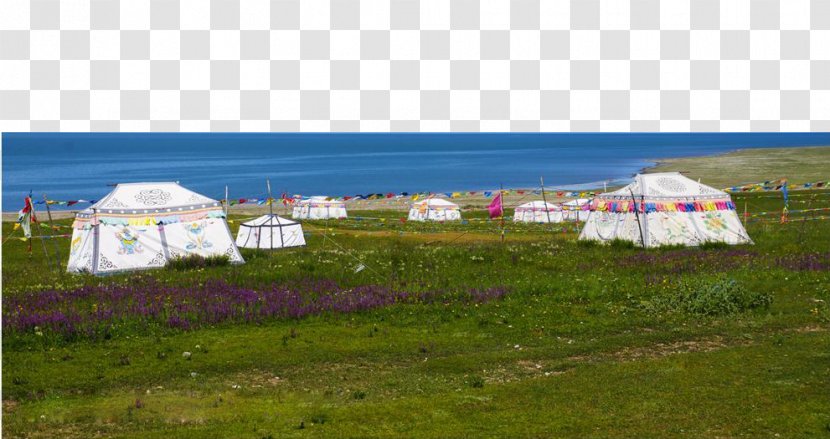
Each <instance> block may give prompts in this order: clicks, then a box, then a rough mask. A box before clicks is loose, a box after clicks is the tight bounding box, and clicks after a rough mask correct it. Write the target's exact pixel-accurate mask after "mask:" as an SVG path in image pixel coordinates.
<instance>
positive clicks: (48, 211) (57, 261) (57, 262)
mask: <svg viewBox="0 0 830 439" xmlns="http://www.w3.org/2000/svg"><path fill="white" fill-rule="evenodd" d="M43 204H44V205H46V216H47V217H48V218H49V229H50V230H51V232H50V235H51V234H54V231H55V227H54V225H53V224H52V210H51V209H49V199H48V198H47V197H46V194H43ZM51 239H52V246H53V247H54V248H55V265H56V266H57V268H58V270H60V266H61V256H60V250H59V249H58V243H57V242H55V240H54V238H51Z"/></svg>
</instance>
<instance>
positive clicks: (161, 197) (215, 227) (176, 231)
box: [67, 182, 244, 274]
mask: <svg viewBox="0 0 830 439" xmlns="http://www.w3.org/2000/svg"><path fill="white" fill-rule="evenodd" d="M72 228H73V231H72V241H71V245H70V253H69V263H68V265H67V271H68V272H74V273H78V272H88V273H93V274H106V273H114V272H121V271H130V270H142V269H148V268H158V267H163V266H164V265H165V264H166V263H167V261H168V260H170V259H173V258H177V257H182V256H187V255H193V254H197V255H201V256H214V255H227V256H228V257H229V258H230V260H231V262H232V263H243V262H244V260H243V259H242V256H241V255H240V254H239V250H238V249H237V248H236V244H235V243H234V241H233V238H232V237H231V232H230V230H229V229H228V224H227V223H226V222H225V214H224V212H223V210H222V206H221V205H220V204H219V202H218V201H216V200H213V199H210V198H208V197H205V196H204V195H200V194H197V193H196V192H193V191H190V190H188V189H185V188H184V187H182V186H179V185H178V183H172V182H163V183H125V184H119V185H117V186H116V187H115V189H114V190H113V191H112V192H110V193H109V194H108V195H107V196H105V197H104V198H102V199H101V200H100V201H98V202H97V203H95V204H93V205H92V206H90V207H89V208H88V209H85V210H83V211H81V212H79V213H78V214H77V215H76V217H75V222H74V223H73V226H72Z"/></svg>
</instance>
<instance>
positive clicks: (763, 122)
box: [0, 0, 830, 131]
mask: <svg viewBox="0 0 830 439" xmlns="http://www.w3.org/2000/svg"><path fill="white" fill-rule="evenodd" d="M0 9H2V10H1V11H0V29H1V30H0V130H3V131H29V130H32V131H239V130H241V131H539V130H541V131H779V130H780V131H811V130H812V131H827V130H830V1H828V0H780V1H779V0H752V1H750V0H723V1H718V0H664V1H659V0H629V1H625V0H512V1H509V0H363V1H358V0H331V1H328V0H242V1H231V0H125V1H123V2H119V1H112V0H91V1H90V0H2V2H0Z"/></svg>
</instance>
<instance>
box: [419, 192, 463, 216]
mask: <svg viewBox="0 0 830 439" xmlns="http://www.w3.org/2000/svg"><path fill="white" fill-rule="evenodd" d="M409 220H410V221H459V220H461V209H460V208H459V207H458V205H457V204H455V203H452V202H450V201H447V200H444V199H442V198H427V199H426V200H422V201H418V202H416V203H412V207H411V208H410V209H409Z"/></svg>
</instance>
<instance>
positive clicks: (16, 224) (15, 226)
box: [12, 223, 20, 230]
mask: <svg viewBox="0 0 830 439" xmlns="http://www.w3.org/2000/svg"><path fill="white" fill-rule="evenodd" d="M19 228H20V223H14V227H13V228H12V230H17V229H19Z"/></svg>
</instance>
